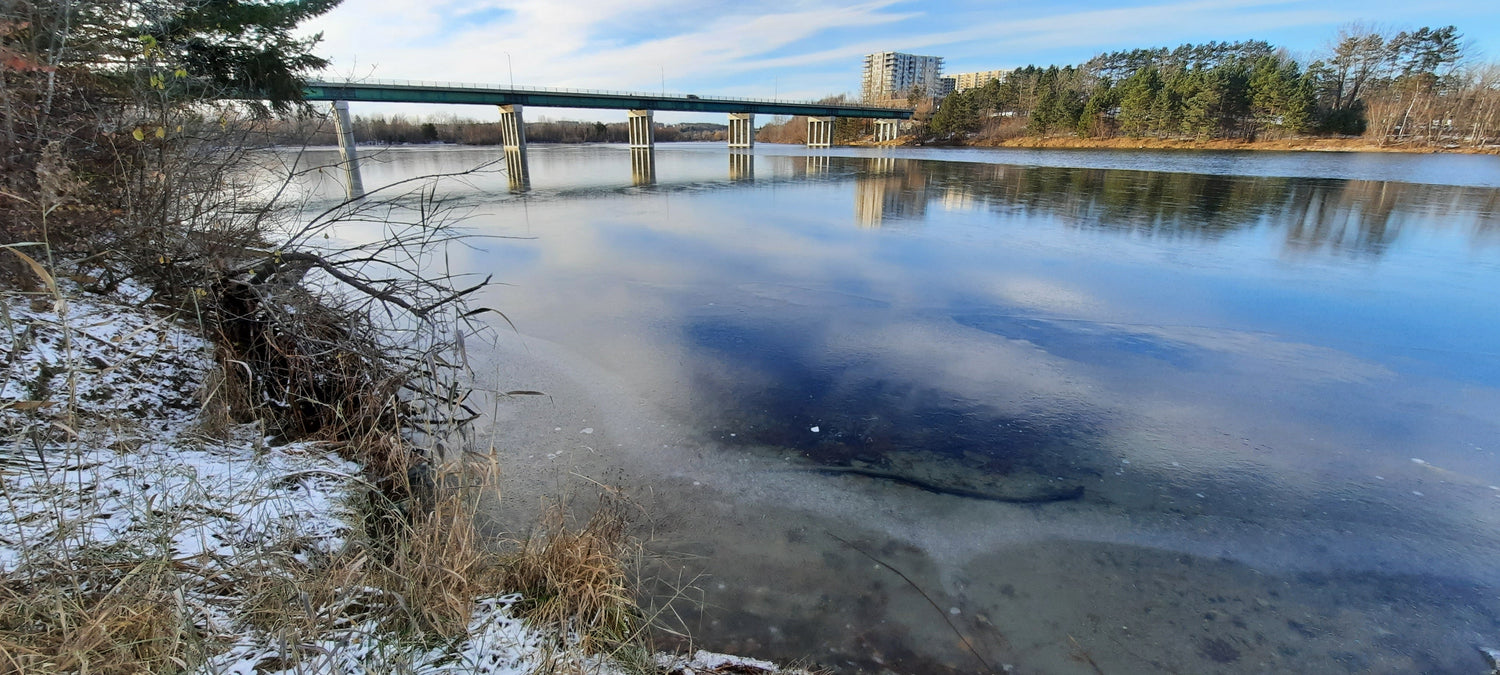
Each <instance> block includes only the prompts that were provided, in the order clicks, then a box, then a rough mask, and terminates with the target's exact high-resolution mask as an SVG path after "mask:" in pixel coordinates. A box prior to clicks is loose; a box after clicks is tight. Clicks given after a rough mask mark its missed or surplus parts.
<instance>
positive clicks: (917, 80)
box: [861, 52, 943, 103]
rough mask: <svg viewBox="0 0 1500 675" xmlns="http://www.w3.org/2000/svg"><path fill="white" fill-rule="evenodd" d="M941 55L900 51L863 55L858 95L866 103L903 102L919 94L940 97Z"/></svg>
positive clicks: (941, 85)
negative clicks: (921, 54)
mask: <svg viewBox="0 0 1500 675" xmlns="http://www.w3.org/2000/svg"><path fill="white" fill-rule="evenodd" d="M942 77H943V57H941V56H918V55H916V54H903V53H901V52H880V53H878V54H870V55H868V56H866V57H865V74H864V81H863V86H862V87H861V94H862V96H863V97H864V100H865V101H866V102H868V103H884V102H891V101H905V100H907V98H908V97H910V96H911V93H912V91H914V90H915V91H916V92H917V94H918V95H919V96H923V97H938V96H941V95H942V93H943V91H942V87H943V84H942V81H941V80H942Z"/></svg>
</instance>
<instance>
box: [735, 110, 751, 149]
mask: <svg viewBox="0 0 1500 675" xmlns="http://www.w3.org/2000/svg"><path fill="white" fill-rule="evenodd" d="M729 147H731V148H753V147H755V113H729Z"/></svg>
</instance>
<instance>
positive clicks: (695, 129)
mask: <svg viewBox="0 0 1500 675" xmlns="http://www.w3.org/2000/svg"><path fill="white" fill-rule="evenodd" d="M353 121H354V137H355V138H356V139H358V141H359V142H360V143H374V144H379V145H398V144H420V143H458V144H462V145H500V144H501V137H500V123H499V122H498V121H497V122H479V121H475V120H468V119H462V118H458V117H433V118H428V119H425V120H424V119H421V118H417V117H409V116H406V115H400V114H397V115H391V116H389V117H387V116H385V115H368V116H366V115H360V116H356V117H355V118H354V120H353ZM266 124H267V125H268V127H269V128H268V132H269V134H270V136H271V137H272V138H273V139H279V140H281V141H282V142H283V143H284V144H293V143H296V144H301V143H310V144H314V145H333V144H336V143H338V138H337V136H336V135H335V133H334V130H333V125H332V123H331V122H330V121H329V120H327V119H325V118H323V117H321V116H309V115H302V116H297V117H283V118H280V119H272V120H267V121H266ZM726 130H727V127H726V126H725V125H723V124H712V123H703V122H684V123H680V124H663V125H658V126H657V127H656V132H655V136H656V140H657V141H658V142H662V143H672V142H677V141H722V140H724V139H725V134H726ZM526 140H527V142H530V143H625V142H627V141H628V140H629V129H628V128H627V127H626V125H625V123H624V122H613V123H604V122H575V121H571V120H561V121H541V122H527V123H526Z"/></svg>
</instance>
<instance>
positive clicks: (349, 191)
mask: <svg viewBox="0 0 1500 675" xmlns="http://www.w3.org/2000/svg"><path fill="white" fill-rule="evenodd" d="M333 130H334V133H336V134H337V135H338V137H339V165H340V166H342V167H343V168H344V196H345V197H347V198H349V199H358V198H360V197H363V196H365V181H364V179H363V178H361V177H360V175H359V151H358V150H356V149H355V147H354V122H353V121H352V120H350V119H349V102H348V101H334V102H333Z"/></svg>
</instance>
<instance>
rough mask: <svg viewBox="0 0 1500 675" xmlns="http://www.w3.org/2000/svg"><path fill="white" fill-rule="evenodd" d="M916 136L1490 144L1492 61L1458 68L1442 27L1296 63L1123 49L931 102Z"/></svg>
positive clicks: (1286, 58)
mask: <svg viewBox="0 0 1500 675" xmlns="http://www.w3.org/2000/svg"><path fill="white" fill-rule="evenodd" d="M928 130H929V131H930V132H931V133H933V134H937V135H940V136H961V135H969V134H980V135H983V136H987V137H1004V136H1015V135H1021V134H1029V135H1051V134H1064V133H1070V134H1077V135H1079V136H1085V137H1109V136H1119V135H1124V136H1132V137H1144V136H1153V137H1198V138H1227V139H1245V140H1256V139H1268V138H1278V137H1286V136H1293V135H1305V134H1326V135H1344V136H1359V135H1365V136H1367V137H1370V138H1372V139H1374V140H1378V141H1380V142H1382V143H1386V142H1393V143H1410V142H1417V143H1426V144H1434V145H1438V144H1445V145H1447V144H1465V145H1486V144H1489V143H1493V142H1495V141H1496V138H1497V136H1500V64H1494V63H1491V64H1479V63H1475V62H1473V61H1472V60H1470V59H1466V58H1465V48H1464V44H1463V36H1462V34H1461V33H1459V31H1458V29H1457V28H1456V27H1454V26H1445V27H1441V28H1430V27H1424V28H1420V29H1417V30H1414V31H1401V32H1397V33H1394V34H1392V33H1388V32H1380V31H1378V30H1374V29H1370V28H1364V27H1360V26H1348V27H1345V28H1344V29H1342V30H1341V31H1340V33H1339V34H1338V36H1337V38H1336V39H1335V40H1334V41H1333V43H1332V45H1331V46H1330V47H1329V48H1328V49H1327V50H1325V51H1324V52H1323V53H1320V54H1318V55H1317V56H1316V57H1315V58H1313V59H1312V60H1310V61H1308V62H1306V63H1303V62H1302V61H1299V60H1298V59H1296V58H1293V57H1292V56H1291V55H1290V54H1289V53H1288V52H1287V50H1285V49H1282V48H1278V47H1276V46H1275V45H1272V44H1270V43H1268V42H1265V41H1259V40H1253V41H1243V42H1210V43H1207V44H1200V45H1193V44H1184V45H1181V46H1179V47H1176V48H1171V49H1168V48H1154V49H1133V50H1125V51H1117V52H1109V53H1105V54H1099V55H1097V56H1095V57H1094V58H1092V59H1090V60H1088V61H1087V62H1085V63H1083V64H1079V65H1068V66H1062V67H1058V66H1049V67H1046V68H1041V67H1037V66H1026V67H1024V68H1018V69H1016V70H1014V71H1011V72H1010V73H1008V74H1007V75H1006V76H1005V77H1004V78H1003V79H999V80H991V81H990V82H989V83H987V84H985V85H984V86H982V87H978V88H974V89H969V90H966V91H963V92H959V93H956V94H953V95H951V96H949V97H947V98H946V99H944V100H943V101H942V103H941V105H940V106H939V108H938V110H937V111H936V113H935V114H934V115H933V116H932V117H931V118H930V120H929V121H928Z"/></svg>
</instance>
